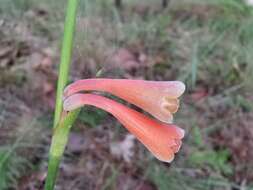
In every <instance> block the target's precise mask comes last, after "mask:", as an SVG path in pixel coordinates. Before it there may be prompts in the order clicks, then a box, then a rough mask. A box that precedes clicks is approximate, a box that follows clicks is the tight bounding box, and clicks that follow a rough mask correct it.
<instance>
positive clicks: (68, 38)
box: [54, 0, 78, 127]
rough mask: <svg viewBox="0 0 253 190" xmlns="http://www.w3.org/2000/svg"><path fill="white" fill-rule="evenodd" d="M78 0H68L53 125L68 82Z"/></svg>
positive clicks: (58, 116) (59, 115)
mask: <svg viewBox="0 0 253 190" xmlns="http://www.w3.org/2000/svg"><path fill="white" fill-rule="evenodd" d="M77 5H78V0H68V6H67V15H66V19H65V26H64V36H63V44H62V51H61V63H60V68H59V78H58V84H57V94H56V106H55V115H54V127H55V126H56V125H57V124H58V122H59V121H60V117H61V112H62V97H63V90H64V88H65V86H66V84H67V82H68V75H69V66H70V63H71V55H72V46H73V36H74V31H75V23H76V12H77Z"/></svg>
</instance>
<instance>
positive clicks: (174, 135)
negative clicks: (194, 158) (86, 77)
mask: <svg viewBox="0 0 253 190" xmlns="http://www.w3.org/2000/svg"><path fill="white" fill-rule="evenodd" d="M67 92H68V91H67ZM84 105H92V106H95V107H98V108H101V109H103V110H105V111H107V112H109V113H111V114H112V115H113V116H114V117H115V118H117V119H118V120H119V121H120V122H121V123H122V124H123V125H124V126H125V127H126V128H127V129H128V130H129V131H130V132H131V133H132V134H134V135H135V136H136V137H137V139H138V140H139V141H141V142H142V143H143V144H144V145H145V146H146V148H147V149H148V150H149V151H150V152H152V153H153V155H154V156H155V157H156V158H158V159H159V160H161V161H164V162H171V161H172V160H173V158H174V154H175V153H177V152H178V151H179V149H180V146H181V144H182V142H181V139H182V138H183V137H184V130H183V129H181V128H179V127H177V126H175V125H172V124H164V123H161V122H158V121H155V120H153V119H150V118H149V117H147V116H145V115H144V114H141V113H139V112H137V111H135V110H133V109H130V108H128V107H126V106H124V105H122V104H120V103H118V102H116V101H113V100H110V99H108V98H105V97H103V96H99V95H95V94H74V95H71V96H69V97H68V98H66V99H65V100H64V103H63V107H64V110H65V111H71V110H74V109H76V108H79V107H81V106H84Z"/></svg>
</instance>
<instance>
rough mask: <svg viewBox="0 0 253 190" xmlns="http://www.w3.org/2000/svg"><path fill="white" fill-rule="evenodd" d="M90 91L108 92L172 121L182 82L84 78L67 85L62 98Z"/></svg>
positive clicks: (160, 117) (166, 120)
mask: <svg viewBox="0 0 253 190" xmlns="http://www.w3.org/2000/svg"><path fill="white" fill-rule="evenodd" d="M93 90H95V91H104V92H108V93H111V94H113V95H115V96H118V97H120V98H122V99H124V100H126V101H128V102H129V103H132V104H134V105H136V106H138V107H140V108H141V109H143V110H145V111H147V112H148V113H150V114H151V115H153V116H154V117H156V118H157V119H159V120H160V121H163V122H167V123H171V122H172V119H173V116H172V114H173V113H175V112H177V110H178V107H179V100H178V98H179V97H180V96H181V95H182V94H183V92H184V91H185V85H184V84H183V83H182V82H180V81H145V80H126V79H84V80H78V81H76V82H74V83H72V84H70V85H69V86H67V88H66V89H65V91H64V98H66V97H68V96H70V95H73V94H75V93H77V92H80V91H93Z"/></svg>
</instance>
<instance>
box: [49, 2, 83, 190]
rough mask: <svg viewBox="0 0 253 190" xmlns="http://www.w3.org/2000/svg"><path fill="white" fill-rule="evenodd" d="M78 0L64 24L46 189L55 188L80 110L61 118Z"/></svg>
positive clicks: (70, 6)
mask: <svg viewBox="0 0 253 190" xmlns="http://www.w3.org/2000/svg"><path fill="white" fill-rule="evenodd" d="M77 5H78V0H68V6H67V13H66V19H65V25H64V36H63V44H62V51H61V62H60V68H59V77H58V84H57V94H56V106H55V115H54V125H53V126H54V134H53V137H52V142H51V147H50V152H49V164H48V174H47V179H46V184H45V190H53V189H54V186H55V181H56V178H57V174H58V169H59V165H60V161H61V158H62V155H63V153H64V150H65V147H66V144H67V142H68V136H69V131H70V129H71V126H72V125H73V123H74V121H75V120H76V118H77V116H78V113H79V111H80V110H75V111H73V112H70V113H68V114H67V115H66V116H65V117H63V118H61V114H62V97H63V90H64V88H65V86H66V84H67V82H68V75H69V67H70V63H71V56H72V46H73V36H74V31H75V22H76V12H77Z"/></svg>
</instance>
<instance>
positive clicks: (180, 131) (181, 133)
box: [177, 127, 185, 138]
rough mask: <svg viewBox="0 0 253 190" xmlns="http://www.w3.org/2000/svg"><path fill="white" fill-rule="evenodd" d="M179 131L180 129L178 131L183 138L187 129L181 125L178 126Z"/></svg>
mask: <svg viewBox="0 0 253 190" xmlns="http://www.w3.org/2000/svg"><path fill="white" fill-rule="evenodd" d="M177 131H178V133H179V134H180V137H181V138H184V135H185V131H184V130H183V129H181V128H179V127H177Z"/></svg>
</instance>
